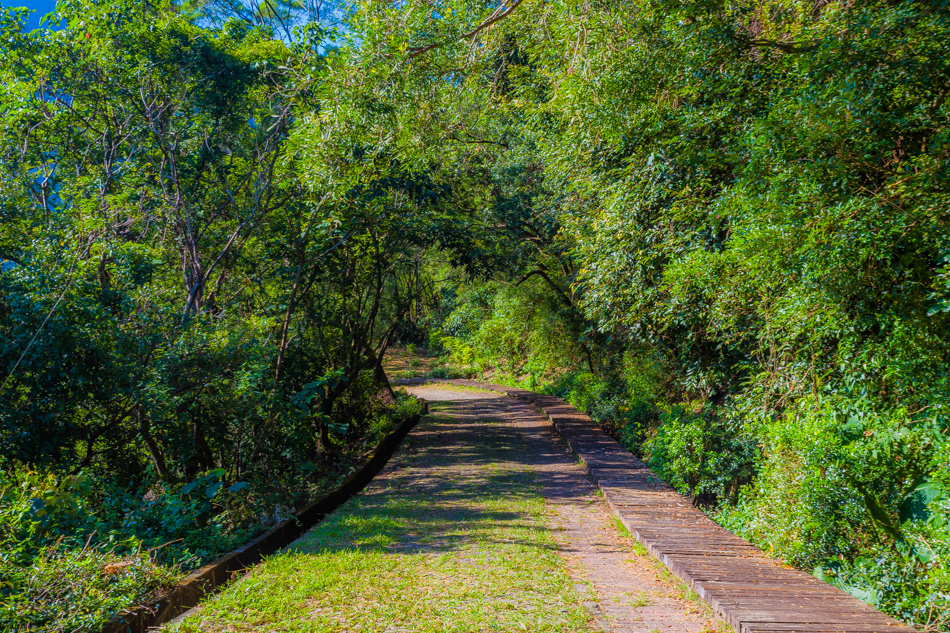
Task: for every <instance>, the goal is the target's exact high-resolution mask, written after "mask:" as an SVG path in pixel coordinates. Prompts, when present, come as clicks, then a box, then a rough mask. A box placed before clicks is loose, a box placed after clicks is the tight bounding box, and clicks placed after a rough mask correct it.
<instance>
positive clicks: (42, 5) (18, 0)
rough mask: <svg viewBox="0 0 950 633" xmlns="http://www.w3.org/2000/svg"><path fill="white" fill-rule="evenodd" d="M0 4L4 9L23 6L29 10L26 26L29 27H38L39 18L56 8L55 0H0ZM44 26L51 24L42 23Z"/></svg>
mask: <svg viewBox="0 0 950 633" xmlns="http://www.w3.org/2000/svg"><path fill="white" fill-rule="evenodd" d="M0 6H2V7H3V8H4V9H16V8H21V7H22V8H25V9H27V10H28V11H31V12H32V13H30V17H29V21H28V22H27V27H28V28H29V29H38V28H39V27H40V20H41V19H42V18H43V17H44V16H46V15H47V14H49V13H52V12H53V10H54V9H55V8H56V0H0ZM43 26H44V27H51V26H53V25H50V24H44V25H43Z"/></svg>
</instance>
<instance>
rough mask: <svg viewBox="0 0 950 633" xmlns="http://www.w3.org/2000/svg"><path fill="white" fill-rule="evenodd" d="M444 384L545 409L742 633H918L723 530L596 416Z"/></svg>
mask: <svg viewBox="0 0 950 633" xmlns="http://www.w3.org/2000/svg"><path fill="white" fill-rule="evenodd" d="M441 382H449V383H454V384H462V385H467V386H471V387H478V388H482V389H490V390H494V391H498V392H500V393H504V394H506V395H509V396H512V397H515V398H520V399H522V400H526V401H528V402H531V403H532V404H534V405H535V406H537V407H538V408H539V409H540V410H541V411H542V412H543V413H544V414H545V415H546V416H547V418H548V419H549V420H550V421H551V423H552V424H553V426H554V428H555V429H556V430H557V432H558V433H559V434H560V435H561V437H563V438H564V440H565V441H566V442H567V444H568V446H570V448H571V450H572V451H573V452H574V454H575V455H576V456H577V457H578V459H580V461H581V462H582V463H583V464H584V465H585V467H586V468H587V470H588V472H589V473H590V474H591V476H592V477H593V478H594V480H595V481H596V483H597V485H598V487H599V488H600V490H601V492H603V494H604V497H605V498H606V500H607V503H608V504H609V505H610V507H611V509H612V510H613V511H614V513H615V514H616V515H617V517H618V518H619V519H620V521H621V522H622V523H623V524H624V525H625V526H626V527H627V529H629V530H630V533H631V534H633V536H634V537H635V538H636V539H637V540H639V541H640V542H641V543H642V544H643V545H644V546H645V547H646V548H647V550H648V551H649V552H650V553H651V554H652V555H654V556H656V557H657V558H658V559H660V560H661V561H662V562H663V563H664V564H665V565H666V566H667V567H669V568H670V570H671V571H672V572H673V573H674V574H676V575H678V576H679V577H680V578H682V579H683V580H684V581H686V583H687V584H689V586H690V587H692V588H693V589H694V590H696V592H697V594H699V596H701V597H702V598H703V599H704V600H706V601H707V602H708V603H709V604H710V605H712V606H713V608H714V609H715V610H716V612H717V613H718V614H719V615H720V616H721V617H723V619H725V620H726V621H727V622H729V623H730V624H731V625H732V626H733V627H734V628H735V629H736V630H737V631H739V632H740V633H757V632H759V631H761V632H763V633H765V632H774V633H792V632H795V631H800V632H801V633H818V632H819V631H833V632H836V633H849V632H853V633H913V632H914V630H915V629H913V628H912V627H909V626H906V625H904V624H902V623H900V622H898V621H897V620H895V619H893V618H891V617H889V616H887V615H885V614H883V613H881V612H880V611H877V610H876V609H874V608H872V607H870V606H868V605H866V604H864V603H863V602H861V601H859V600H858V599H856V598H854V597H852V596H850V595H849V594H847V593H845V592H844V591H841V590H840V589H837V588H835V587H832V586H830V585H828V584H825V583H823V582H821V581H820V580H818V579H817V578H814V577H813V576H811V575H810V574H807V573H805V572H803V571H800V570H796V569H793V568H790V567H788V566H786V565H783V564H782V563H781V562H780V561H777V560H773V559H770V558H768V557H767V556H766V555H765V554H764V553H763V552H762V551H761V550H760V549H759V548H757V547H755V546H754V545H752V544H751V543H749V542H748V541H745V540H744V539H741V538H739V537H738V536H736V535H734V534H732V533H730V532H728V531H727V530H725V529H724V528H722V527H720V526H719V525H717V524H716V523H715V522H713V521H712V520H711V519H710V518H709V517H707V516H706V515H705V514H703V513H702V512H701V511H700V510H698V509H697V508H695V507H693V506H692V504H690V503H689V501H688V500H687V499H684V498H683V497H682V496H680V495H678V494H677V493H676V492H675V491H674V490H673V489H672V488H671V487H670V486H668V485H667V484H665V483H663V482H662V481H660V480H659V478H658V477H656V476H655V475H653V474H652V473H651V472H650V471H649V469H648V468H647V467H646V465H645V464H644V463H643V462H641V461H640V460H638V459H637V458H636V457H634V456H633V455H631V454H630V453H628V452H627V451H626V450H624V449H623V447H621V446H620V445H619V444H618V443H617V442H616V441H614V440H613V438H611V437H610V436H609V435H607V433H605V432H604V431H603V430H602V429H601V428H600V427H599V426H597V424H596V423H594V422H593V421H592V420H591V419H590V418H589V417H587V416H586V415H583V414H582V413H580V412H579V411H577V410H576V409H574V408H573V407H571V406H569V405H567V404H565V403H563V402H561V401H560V400H558V399H557V398H554V397H553V396H545V395H541V394H536V393H533V392H530V391H525V390H522V389H511V388H508V387H504V386H501V385H492V384H486V383H480V382H477V381H472V380H446V381H441Z"/></svg>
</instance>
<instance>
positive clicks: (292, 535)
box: [103, 401, 428, 633]
mask: <svg viewBox="0 0 950 633" xmlns="http://www.w3.org/2000/svg"><path fill="white" fill-rule="evenodd" d="M423 412H424V413H428V407H427V406H426V404H425V401H423ZM419 418H420V416H418V415H414V416H412V417H410V418H408V419H406V420H403V421H402V422H401V423H400V424H399V425H398V426H397V427H396V428H395V429H394V430H393V431H391V432H390V433H389V434H388V435H387V436H386V437H384V438H383V439H382V441H381V442H380V443H379V445H378V446H377V447H376V450H375V451H374V452H373V454H372V455H371V456H370V457H369V459H367V460H366V461H365V462H364V463H363V465H362V466H360V467H359V468H358V469H357V470H356V472H354V473H353V474H352V475H350V476H349V477H347V479H346V481H344V482H343V483H342V484H341V485H340V486H339V487H338V488H336V489H334V490H331V491H330V492H328V493H327V494H325V495H323V496H322V497H320V498H319V499H317V500H315V501H313V502H312V503H310V504H308V505H307V506H306V507H304V508H303V509H302V510H300V511H299V512H297V513H296V514H295V515H294V517H293V518H291V519H286V520H284V521H281V522H280V523H278V524H277V525H275V526H274V527H273V528H271V529H270V530H268V531H267V532H264V533H263V534H261V535H260V536H258V537H257V538H255V539H254V540H252V541H250V542H249V543H246V544H244V545H242V546H241V547H239V548H238V549H236V550H234V551H232V552H230V553H229V554H225V555H224V556H222V557H221V558H219V559H217V560H215V561H213V562H211V563H208V564H207V565H205V566H204V567H201V568H200V569H198V570H196V571H194V572H192V573H191V574H189V575H188V577H187V578H185V580H184V581H183V582H182V583H181V584H179V585H177V586H176V587H174V588H173V589H171V590H170V591H168V592H167V593H166V594H164V595H163V596H162V598H160V599H159V600H157V601H155V602H153V603H151V604H147V605H142V606H137V607H135V608H133V609H130V610H129V612H128V613H126V614H123V615H122V616H121V617H120V618H118V619H116V620H113V621H112V622H109V623H108V624H107V625H106V626H105V627H104V628H103V633H146V632H147V631H148V629H149V628H151V627H156V626H159V625H161V624H164V623H166V622H168V621H169V620H172V619H173V618H176V617H178V616H179V615H181V614H182V613H184V612H185V611H187V610H188V609H191V608H193V607H195V606H196V605H197V604H198V602H199V601H200V600H201V598H202V597H204V596H205V595H207V594H209V593H212V592H213V591H214V590H215V589H217V588H218V587H221V586H222V585H224V584H225V583H227V582H229V581H230V580H232V579H234V578H236V577H238V576H239V575H241V573H243V572H245V571H247V570H248V568H250V567H252V566H253V565H256V564H257V563H259V562H261V561H262V560H263V559H264V557H265V556H269V555H271V554H273V553H275V552H277V551H279V550H280V549H281V548H284V547H286V546H288V545H290V544H291V543H292V542H294V541H295V540H297V538H299V537H300V536H301V535H302V534H303V533H304V532H306V531H307V530H309V529H310V528H311V527H313V526H314V525H316V524H317V523H318V522H319V521H320V520H321V519H323V518H324V517H325V516H326V515H328V514H330V513H331V512H333V511H334V510H335V509H337V508H338V507H339V506H341V505H342V504H343V503H345V502H346V501H348V500H349V499H350V498H351V497H353V496H354V495H355V494H356V493H358V492H359V491H360V490H362V489H363V488H365V487H366V485H367V484H368V483H369V482H370V481H372V479H373V477H375V476H376V475H377V474H378V473H379V471H381V470H382V469H383V466H385V465H386V462H388V461H389V458H390V457H392V456H393V453H395V452H396V449H397V448H398V447H399V444H400V443H401V442H402V440H403V438H405V437H406V435H407V434H408V433H409V431H411V430H412V428H413V427H414V426H415V425H416V424H417V423H418V422H419Z"/></svg>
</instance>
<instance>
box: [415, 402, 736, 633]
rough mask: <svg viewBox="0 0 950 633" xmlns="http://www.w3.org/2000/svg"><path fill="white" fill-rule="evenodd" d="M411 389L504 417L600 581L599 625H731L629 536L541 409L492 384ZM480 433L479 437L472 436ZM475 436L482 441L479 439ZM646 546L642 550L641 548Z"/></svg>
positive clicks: (650, 628)
mask: <svg viewBox="0 0 950 633" xmlns="http://www.w3.org/2000/svg"><path fill="white" fill-rule="evenodd" d="M410 391H411V392H412V393H413V394H415V395H417V396H419V397H421V398H425V399H426V400H428V401H430V402H434V404H433V405H432V406H433V409H435V410H438V409H439V401H442V402H444V401H455V402H456V403H457V404H456V406H454V407H453V409H452V415H453V416H456V417H464V418H466V419H469V420H472V421H476V422H481V423H482V424H484V422H485V421H487V420H504V421H506V422H507V423H508V424H509V425H510V426H511V428H513V429H515V430H516V431H517V435H515V436H513V437H512V440H513V441H514V442H515V445H516V447H517V451H518V454H519V457H520V460H519V461H521V462H522V463H524V464H527V465H528V466H529V467H530V469H531V470H532V471H533V472H534V474H535V476H536V477H538V479H539V481H540V482H541V484H542V488H541V489H542V494H543V496H544V499H545V505H546V508H547V511H548V512H547V515H548V521H549V527H551V528H553V529H554V530H555V531H556V533H557V537H556V538H557V542H558V546H559V550H560V552H561V554H562V556H563V557H564V558H565V559H566V561H567V563H568V566H569V569H570V571H571V575H572V577H573V578H574V580H575V581H576V582H577V583H578V586H579V588H580V587H583V586H585V585H587V586H589V587H590V588H592V589H593V596H591V597H593V598H594V599H593V600H590V601H588V602H587V605H586V606H587V607H588V609H589V610H590V612H591V619H592V624H593V629H594V630H595V631H611V632H614V633H656V632H662V633H667V632H669V633H711V632H714V631H720V630H721V631H729V630H730V629H729V627H728V626H727V625H725V623H723V622H721V621H718V620H717V619H716V618H715V617H713V615H712V614H711V612H710V610H709V609H708V607H706V605H704V604H702V603H700V602H699V601H698V598H697V597H695V594H692V592H690V591H688V590H686V588H685V587H684V586H683V585H682V584H680V583H678V582H676V581H675V580H673V579H672V577H671V576H670V575H669V574H668V573H667V572H666V571H665V570H664V569H663V567H662V565H661V564H659V563H658V562H657V561H655V560H654V559H652V558H651V557H649V556H648V555H647V554H646V552H644V551H643V550H642V548H636V547H635V543H634V542H633V541H632V540H631V539H630V538H629V537H628V536H624V534H623V533H622V532H621V529H622V528H620V527H619V526H618V525H617V524H616V521H615V519H614V517H613V515H612V513H611V512H610V508H609V507H608V505H607V504H606V502H605V501H604V499H603V497H602V496H601V495H599V494H598V490H597V488H596V486H595V485H594V483H593V482H592V480H591V479H590V477H589V475H588V474H587V471H586V469H585V468H584V467H583V466H582V465H581V464H579V463H578V462H577V460H576V459H575V457H574V455H573V454H572V453H571V452H570V449H569V448H568V446H567V445H566V444H565V443H564V441H563V440H561V439H560V438H559V437H558V436H557V434H556V432H555V431H554V429H553V427H552V426H551V424H550V422H548V420H547V419H546V418H545V417H544V415H543V414H542V413H541V412H540V411H538V409H537V408H536V407H534V406H532V405H530V404H527V403H525V402H521V401H518V400H515V399H512V398H505V397H501V398H499V397H498V394H493V393H491V392H485V391H460V390H451V391H448V390H445V389H439V388H438V385H430V386H420V387H413V388H410ZM473 439H475V438H473ZM475 441H478V440H477V439H476V440H475ZM638 549H639V550H640V553H637V550H638Z"/></svg>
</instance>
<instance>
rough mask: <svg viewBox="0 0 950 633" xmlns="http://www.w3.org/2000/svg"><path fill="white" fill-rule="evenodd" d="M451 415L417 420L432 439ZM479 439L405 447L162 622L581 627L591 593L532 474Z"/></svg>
mask: <svg viewBox="0 0 950 633" xmlns="http://www.w3.org/2000/svg"><path fill="white" fill-rule="evenodd" d="M450 406H451V405H442V406H441V407H440V408H443V409H444V408H446V407H450ZM457 423H458V422H457V420H455V419H452V418H446V417H442V416H433V418H430V419H429V420H427V421H426V422H424V424H426V425H433V426H435V427H436V430H438V432H439V434H440V437H448V436H451V434H452V433H453V432H454V431H455V430H456V428H455V425H456V424H457ZM498 433H499V436H498V437H501V438H502V440H504V437H503V434H502V433H503V432H502V431H499V432H498ZM491 437H493V436H489V441H485V442H476V443H475V445H474V446H473V445H472V443H471V442H468V441H462V442H459V443H458V445H457V446H456V450H445V448H450V449H451V448H452V447H451V446H449V447H445V446H441V447H438V448H439V450H428V449H427V448H426V446H425V445H421V446H420V447H419V448H420V449H421V450H418V451H412V452H411V453H410V454H409V455H403V456H402V457H401V458H400V459H401V461H400V465H401V466H402V467H401V468H399V469H398V470H396V471H394V472H393V474H392V475H391V476H390V478H389V479H388V480H386V481H385V482H384V484H385V485H384V484H382V483H381V484H380V485H379V486H377V487H376V488H375V489H371V490H370V491H368V492H370V494H366V495H361V496H359V497H357V498H355V499H353V500H352V501H350V502H349V503H347V504H346V505H345V506H343V507H342V508H341V509H340V510H339V511H337V512H336V513H334V514H333V515H331V516H330V517H329V518H328V519H327V520H326V521H324V522H323V523H322V524H320V525H319V526H317V527H316V528H314V529H313V530H311V531H310V532H309V533H308V534H306V535H305V536H304V537H303V538H302V539H300V540H299V541H298V542H297V543H296V544H295V545H294V546H293V549H292V550H291V551H289V552H287V553H284V554H281V555H279V556H275V557H273V558H271V559H269V560H267V561H266V562H265V563H263V564H262V565H260V566H259V567H258V568H257V569H255V570H254V572H253V573H252V574H250V575H248V576H247V577H245V578H244V579H243V580H241V581H239V582H237V583H235V584H234V585H233V586H232V587H230V588H229V589H227V590H226V591H224V592H222V593H221V594H219V595H217V596H215V597H214V598H212V599H210V600H209V601H208V602H207V603H206V604H205V605H204V607H203V608H202V609H201V611H200V612H199V613H197V614H196V615H194V616H191V617H190V618H188V619H186V620H185V621H184V622H182V623H181V624H180V625H177V626H171V627H167V630H173V631H174V630H176V629H177V630H178V631H180V632H181V633H186V632H193V631H252V630H274V631H282V632H297V631H300V632H304V631H306V632H308V633H309V632H313V633H316V632H330V631H333V632H339V631H360V632H361V633H363V632H367V633H368V632H380V633H382V632H383V631H401V632H402V631H418V632H428V631H432V632H435V631H439V632H453V631H457V632H463V631H535V632H539V633H540V632H549V631H550V632H572V631H588V630H590V629H589V626H588V622H589V620H590V613H589V611H588V610H587V609H586V608H585V607H584V606H583V602H584V601H585V600H591V599H592V592H590V593H591V595H582V593H579V591H581V592H583V594H587V593H589V592H588V591H586V590H584V589H583V588H578V587H576V586H575V583H574V582H573V581H572V580H571V578H570V577H569V575H568V573H567V570H566V568H565V563H564V561H563V559H562V558H561V557H560V556H559V554H558V553H557V547H556V543H555V541H554V538H553V535H552V532H551V530H550V528H549V527H548V525H547V524H546V521H545V518H544V512H543V510H544V502H543V499H542V497H541V495H540V490H539V488H538V484H537V482H536V481H535V480H534V477H533V475H532V474H531V473H530V471H529V470H528V469H527V468H526V467H525V466H524V465H523V464H519V463H518V461H517V460H516V459H513V457H514V455H513V454H512V453H511V451H512V450H513V449H512V446H511V444H510V443H507V442H506V441H501V440H500V441H497V442H495V441H490V440H491ZM459 451H464V453H465V454H464V455H463V456H459Z"/></svg>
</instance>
